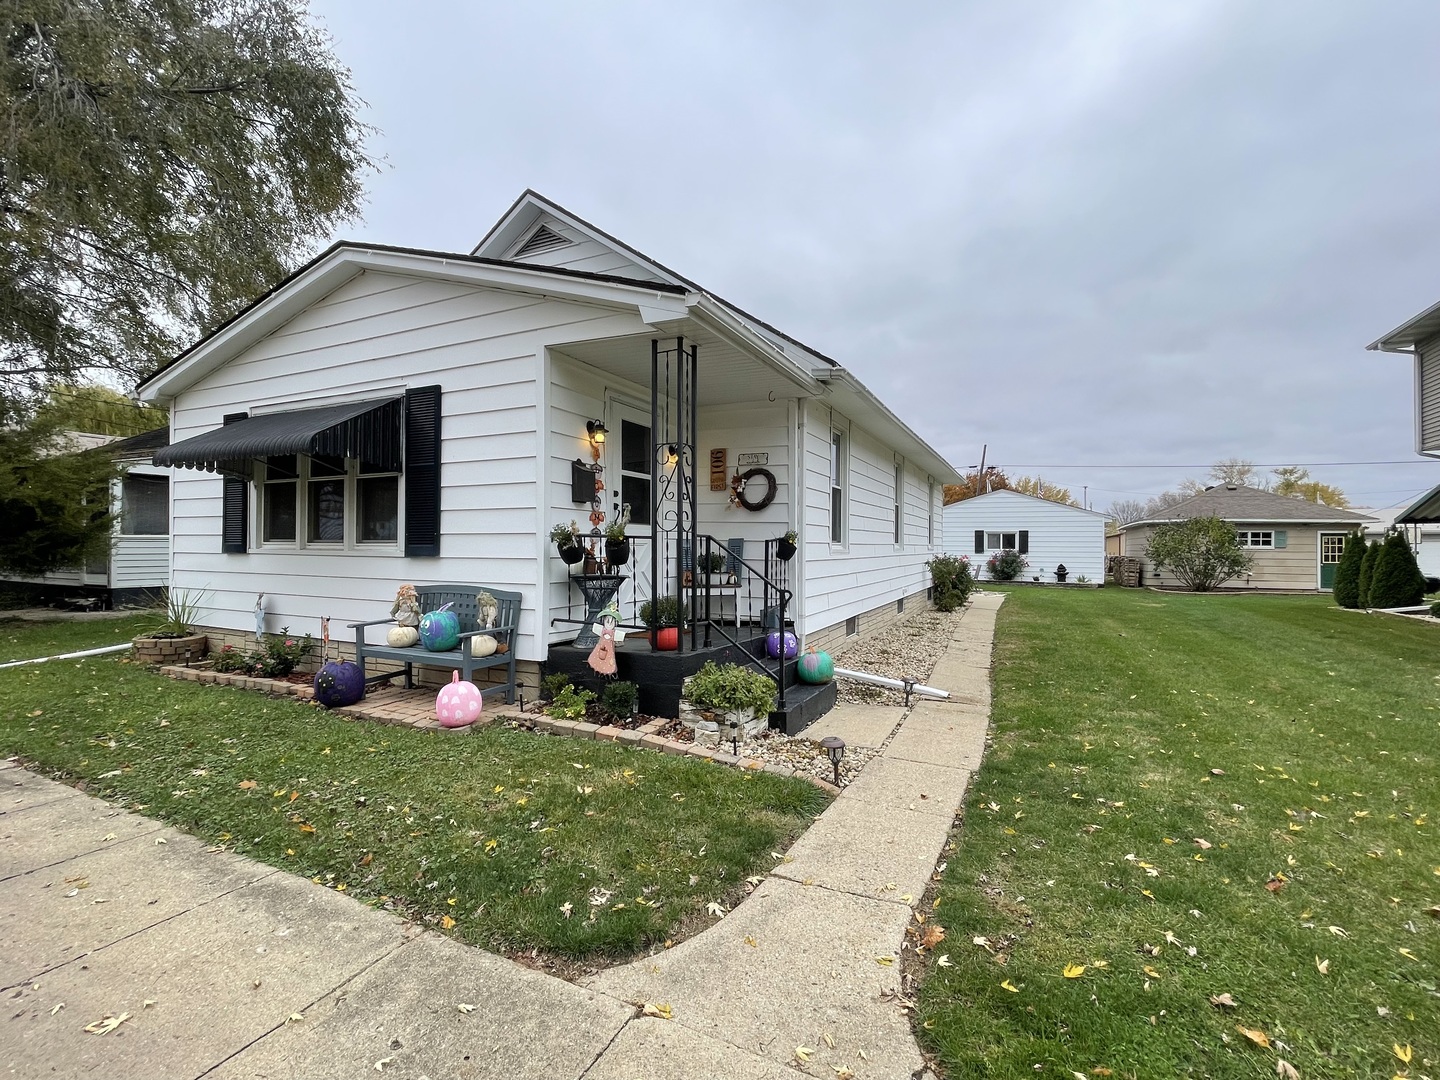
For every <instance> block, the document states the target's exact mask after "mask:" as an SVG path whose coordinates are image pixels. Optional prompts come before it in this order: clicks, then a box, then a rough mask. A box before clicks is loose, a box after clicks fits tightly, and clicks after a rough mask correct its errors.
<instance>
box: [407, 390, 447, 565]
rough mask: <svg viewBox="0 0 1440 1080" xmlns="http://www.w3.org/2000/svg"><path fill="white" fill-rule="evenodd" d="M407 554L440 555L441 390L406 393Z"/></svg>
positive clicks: (410, 391) (409, 391)
mask: <svg viewBox="0 0 1440 1080" xmlns="http://www.w3.org/2000/svg"><path fill="white" fill-rule="evenodd" d="M405 554H406V555H414V556H434V555H439V554H440V387H438V386H412V387H411V388H410V389H409V390H406V391H405Z"/></svg>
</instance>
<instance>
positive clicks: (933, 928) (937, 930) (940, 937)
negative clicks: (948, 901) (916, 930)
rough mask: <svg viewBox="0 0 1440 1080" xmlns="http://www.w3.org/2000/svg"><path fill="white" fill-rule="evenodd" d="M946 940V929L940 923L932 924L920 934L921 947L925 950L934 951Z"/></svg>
mask: <svg viewBox="0 0 1440 1080" xmlns="http://www.w3.org/2000/svg"><path fill="white" fill-rule="evenodd" d="M944 940H945V928H944V927H943V926H941V925H939V924H938V923H931V924H930V925H928V926H927V927H925V929H924V930H923V931H922V932H921V934H920V946H921V948H925V949H933V948H934V947H935V946H936V945H939V944H940V942H942V941H944Z"/></svg>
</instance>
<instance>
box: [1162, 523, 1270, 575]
mask: <svg viewBox="0 0 1440 1080" xmlns="http://www.w3.org/2000/svg"><path fill="white" fill-rule="evenodd" d="M1146 554H1147V555H1148V556H1149V557H1150V561H1151V562H1153V563H1154V564H1155V565H1156V566H1158V567H1159V568H1160V569H1162V570H1168V571H1170V573H1172V574H1174V575H1175V576H1176V577H1177V578H1179V579H1180V580H1181V581H1182V582H1184V583H1185V587H1186V588H1188V589H1190V590H1192V591H1194V592H1209V591H1210V590H1212V589H1215V588H1218V587H1219V586H1220V585H1223V584H1224V583H1225V582H1227V581H1229V580H1230V579H1231V578H1233V577H1239V576H1240V575H1241V574H1244V573H1248V572H1249V570H1250V567H1251V566H1253V565H1254V562H1255V560H1254V559H1253V558H1252V557H1251V555H1250V553H1249V552H1248V551H1246V550H1245V549H1244V548H1243V547H1241V546H1240V538H1239V537H1238V536H1236V535H1235V526H1234V525H1231V524H1230V523H1229V522H1228V521H1223V520H1221V519H1220V518H1218V517H1193V518H1189V519H1187V520H1185V521H1172V522H1166V523H1165V524H1163V525H1157V526H1156V527H1155V533H1154V535H1153V536H1151V537H1150V544H1149V546H1148V547H1147V549H1146Z"/></svg>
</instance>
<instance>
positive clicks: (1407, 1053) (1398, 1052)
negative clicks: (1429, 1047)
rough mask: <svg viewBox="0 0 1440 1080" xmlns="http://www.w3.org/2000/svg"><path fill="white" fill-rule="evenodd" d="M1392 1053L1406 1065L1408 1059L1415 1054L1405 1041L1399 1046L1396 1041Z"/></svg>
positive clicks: (1408, 1061) (1408, 1062)
mask: <svg viewBox="0 0 1440 1080" xmlns="http://www.w3.org/2000/svg"><path fill="white" fill-rule="evenodd" d="M1394 1053H1395V1056H1396V1057H1397V1058H1399V1059H1400V1060H1401V1061H1403V1062H1404V1063H1405V1064H1406V1065H1409V1064H1410V1059H1411V1058H1412V1057H1414V1055H1415V1052H1414V1051H1413V1050H1411V1049H1410V1044H1409V1043H1406V1044H1405V1045H1404V1046H1401V1045H1400V1044H1399V1043H1396V1044H1395V1045H1394Z"/></svg>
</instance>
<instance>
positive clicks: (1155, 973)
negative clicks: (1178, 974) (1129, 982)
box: [1144, 964, 1161, 979]
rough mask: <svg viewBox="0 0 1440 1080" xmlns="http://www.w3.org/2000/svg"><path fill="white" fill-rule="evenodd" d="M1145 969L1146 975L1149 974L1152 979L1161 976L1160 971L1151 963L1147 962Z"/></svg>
mask: <svg viewBox="0 0 1440 1080" xmlns="http://www.w3.org/2000/svg"><path fill="white" fill-rule="evenodd" d="M1144 971H1145V974H1146V975H1149V976H1150V978H1152V979H1158V978H1161V975H1160V972H1158V971H1156V970H1155V969H1154V968H1153V967H1151V966H1150V965H1149V964H1146V965H1145V968H1144Z"/></svg>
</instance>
